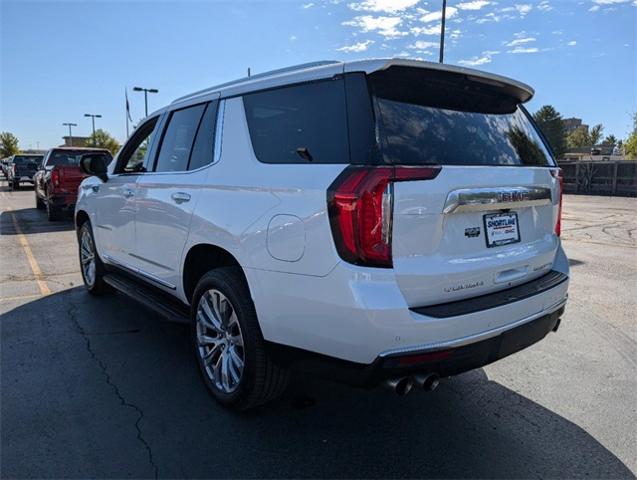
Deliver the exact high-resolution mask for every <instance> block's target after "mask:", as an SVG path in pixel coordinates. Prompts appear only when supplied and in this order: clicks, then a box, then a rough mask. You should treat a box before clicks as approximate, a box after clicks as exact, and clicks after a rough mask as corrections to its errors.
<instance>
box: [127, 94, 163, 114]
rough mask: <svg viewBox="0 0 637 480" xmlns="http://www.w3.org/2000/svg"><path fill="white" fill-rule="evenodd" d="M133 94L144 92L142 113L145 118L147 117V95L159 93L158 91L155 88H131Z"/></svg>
mask: <svg viewBox="0 0 637 480" xmlns="http://www.w3.org/2000/svg"><path fill="white" fill-rule="evenodd" d="M133 92H144V112H145V116H146V117H147V116H148V94H149V93H159V90H157V89H156V88H143V87H133Z"/></svg>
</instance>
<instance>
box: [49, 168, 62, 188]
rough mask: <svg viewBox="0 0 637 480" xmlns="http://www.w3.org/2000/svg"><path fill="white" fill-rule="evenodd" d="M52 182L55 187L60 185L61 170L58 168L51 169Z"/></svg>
mask: <svg viewBox="0 0 637 480" xmlns="http://www.w3.org/2000/svg"><path fill="white" fill-rule="evenodd" d="M51 183H52V184H53V186H54V187H59V186H60V172H59V171H58V170H56V169H53V170H51Z"/></svg>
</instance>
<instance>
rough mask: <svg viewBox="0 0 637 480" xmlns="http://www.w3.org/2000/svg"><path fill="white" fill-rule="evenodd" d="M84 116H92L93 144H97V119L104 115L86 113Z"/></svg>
mask: <svg viewBox="0 0 637 480" xmlns="http://www.w3.org/2000/svg"><path fill="white" fill-rule="evenodd" d="M84 116H85V117H91V121H92V122H93V144H94V145H95V144H96V143H97V141H96V139H95V119H96V118H102V116H101V115H98V114H95V113H85V114H84Z"/></svg>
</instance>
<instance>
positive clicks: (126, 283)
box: [104, 273, 190, 323]
mask: <svg viewBox="0 0 637 480" xmlns="http://www.w3.org/2000/svg"><path fill="white" fill-rule="evenodd" d="M104 281H105V282H106V283H108V284H109V285H110V286H111V287H113V288H114V289H115V290H117V291H119V292H121V293H123V294H124V295H126V296H128V297H130V298H132V299H133V300H136V301H137V302H139V303H141V304H142V305H144V306H145V307H147V308H149V309H150V310H153V311H154V312H156V313H158V314H159V315H161V316H162V317H164V318H165V319H166V320H169V321H171V322H178V323H190V315H189V312H188V307H186V306H185V305H181V304H179V303H178V300H174V301H172V299H170V298H168V299H167V298H166V297H170V295H169V294H167V293H164V292H161V291H158V290H157V289H155V288H153V287H147V286H145V285H143V284H141V283H140V282H137V281H135V280H132V279H130V278H128V277H126V276H124V275H121V274H119V273H107V274H106V275H104Z"/></svg>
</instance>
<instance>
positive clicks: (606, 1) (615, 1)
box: [593, 0, 635, 5]
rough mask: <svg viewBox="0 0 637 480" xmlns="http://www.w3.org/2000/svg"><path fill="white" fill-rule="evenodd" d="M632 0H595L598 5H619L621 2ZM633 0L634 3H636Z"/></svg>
mask: <svg viewBox="0 0 637 480" xmlns="http://www.w3.org/2000/svg"><path fill="white" fill-rule="evenodd" d="M631 1H632V0H593V3H595V4H597V5H619V4H621V3H630V2H631ZM634 3H635V2H634V1H633V5H634Z"/></svg>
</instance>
